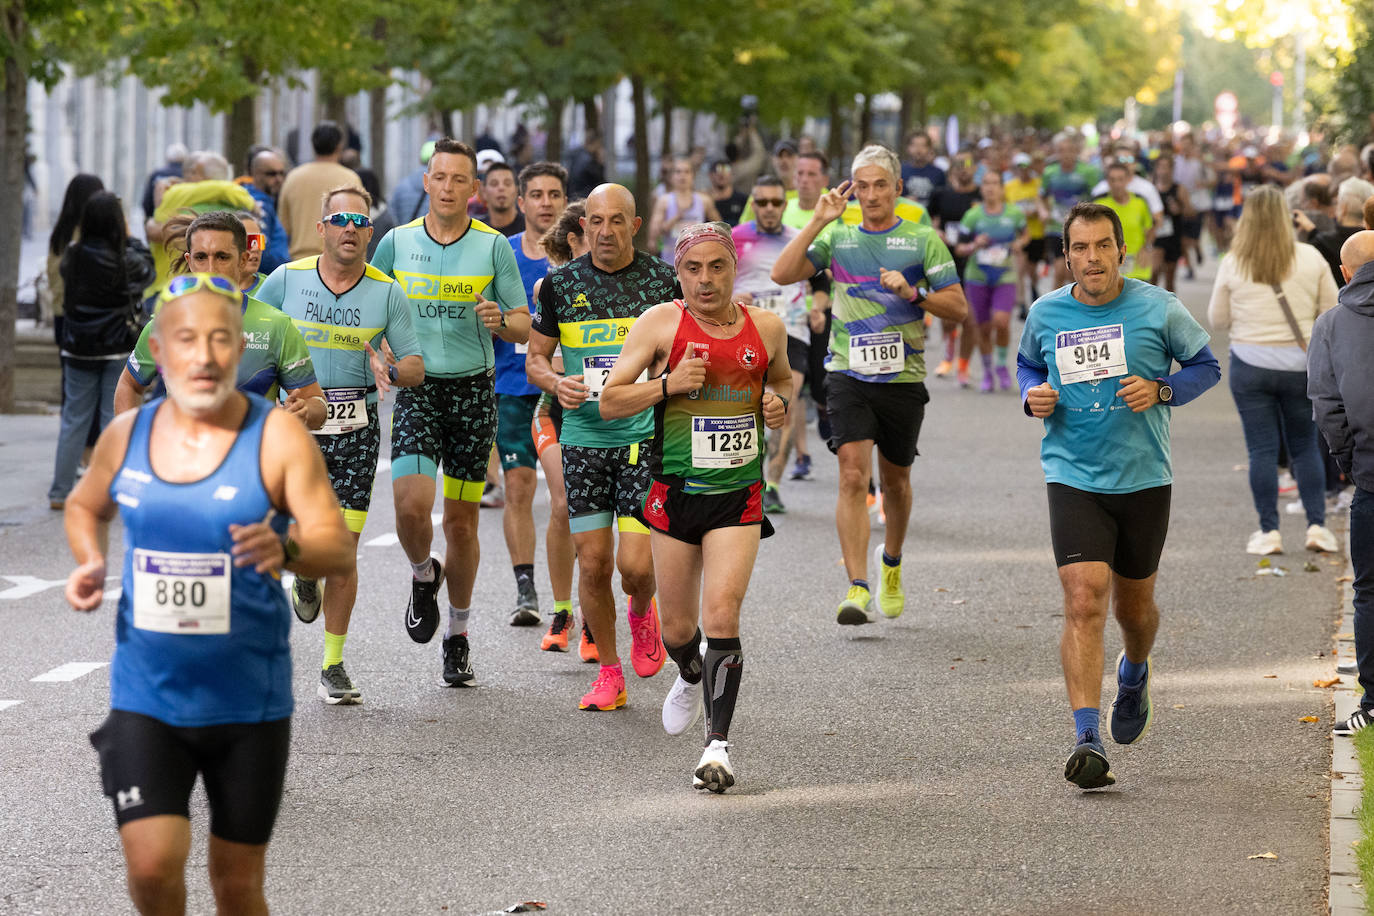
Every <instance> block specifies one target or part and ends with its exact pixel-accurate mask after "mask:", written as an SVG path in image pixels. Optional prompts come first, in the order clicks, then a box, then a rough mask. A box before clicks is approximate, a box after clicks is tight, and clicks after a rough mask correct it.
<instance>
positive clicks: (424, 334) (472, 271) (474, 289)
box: [372, 217, 528, 378]
mask: <svg viewBox="0 0 1374 916" xmlns="http://www.w3.org/2000/svg"><path fill="white" fill-rule="evenodd" d="M372 266H373V267H375V268H377V269H378V270H380V271H381V272H382V273H384V274H388V275H390V276H392V277H394V278H395V279H396V281H397V282H398V283H399V284H400V286H401V291H402V292H403V293H405V295H406V298H408V299H409V300H410V306H411V324H412V325H413V326H414V328H415V333H416V335H417V336H418V337H419V339H420V351H421V352H422V354H423V355H424V358H425V375H427V376H437V377H439V378H464V377H466V376H469V375H480V374H482V373H486V372H493V371H495V367H496V356H495V351H494V350H493V348H492V344H491V332H490V331H489V330H487V328H486V325H484V324H482V321H481V319H480V318H478V317H477V312H476V310H475V309H474V308H473V305H474V304H475V303H476V301H477V294H478V293H481V294H482V296H483V298H486V299H490V300H492V301H494V302H496V303H497V304H498V305H499V306H500V307H501V310H502V311H506V312H509V311H511V310H513V309H527V308H528V305H527V303H526V299H525V284H524V283H523V282H521V280H520V268H519V266H518V265H517V264H516V263H515V255H514V253H512V251H511V247H510V242H508V241H506V237H505V236H504V235H502V234H501V233H499V232H497V231H496V230H495V229H493V228H491V227H490V226H488V225H487V224H486V223H484V222H481V221H480V220H472V221H471V222H470V223H469V224H468V229H467V231H466V232H464V233H463V234H462V235H460V236H459V237H458V238H457V239H456V240H454V241H452V242H449V243H448V244H447V245H441V244H440V243H438V242H436V241H435V240H434V238H433V237H432V236H431V235H430V234H429V230H428V229H427V228H426V227H425V220H424V217H421V218H420V219H417V220H415V221H414V222H410V223H406V224H405V225H404V226H397V227H396V228H395V229H392V230H391V231H390V232H388V233H387V234H386V235H385V236H384V237H383V238H382V240H381V241H380V242H378V243H377V251H376V253H375V254H374V256H373V258H372Z"/></svg>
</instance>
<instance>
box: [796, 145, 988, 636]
mask: <svg viewBox="0 0 1374 916" xmlns="http://www.w3.org/2000/svg"><path fill="white" fill-rule="evenodd" d="M900 172H901V164H900V163H899V162H898V161H897V156H896V154H894V153H893V152H892V151H891V150H889V149H887V148H886V147H882V146H876V145H874V146H866V147H864V148H863V149H862V150H861V151H860V152H859V154H858V155H857V156H855V157H854V163H853V167H852V174H853V176H854V180H853V181H845V182H842V183H841V184H840V186H839V187H837V188H835V189H834V190H832V191H828V192H827V193H826V194H824V195H822V197H821V199H820V201H819V202H818V203H817V204H816V212H815V214H814V215H813V216H812V218H811V221H810V222H808V223H807V224H806V228H805V229H803V230H802V231H801V232H800V233H799V234H798V235H797V237H796V238H794V239H792V241H790V242H788V243H787V246H786V247H785V248H784V249H783V250H782V253H781V254H780V255H778V260H777V263H776V264H775V265H774V266H773V275H772V276H773V281H774V282H775V283H780V284H787V283H797V282H799V281H801V280H805V279H806V278H807V277H810V276H811V275H812V274H815V273H816V272H817V271H820V270H824V269H825V268H827V267H828V268H830V269H831V270H832V272H833V274H834V277H835V283H834V288H833V290H832V303H833V309H834V315H835V320H834V323H833V325H832V329H831V339H830V354H831V356H830V362H829V363H827V366H826V368H827V369H829V370H830V376H829V379H828V381H827V383H826V385H827V391H828V393H827V395H826V401H827V403H828V405H829V408H830V418H831V426H832V428H833V430H834V433H833V435H832V437H831V444H832V445H834V446H835V448H836V450H837V454H838V455H839V459H840V492H839V499H838V503H837V505H836V508H835V521H836V527H837V528H838V530H839V538H840V549H841V551H842V552H843V554H844V565H845V571H846V573H847V574H848V576H849V580H850V587H849V591H848V593H847V594H846V595H845V599H844V600H843V601H841V602H840V605H839V608H838V611H837V618H838V621H839V623H841V624H846V625H848V624H863V623H870V622H871V621H872V620H873V619H874V615H873V610H872V607H871V606H870V600H869V598H870V594H869V588H868V568H867V567H868V556H867V553H868V537H869V521H868V511H867V508H866V506H865V502H866V497H867V494H868V483H869V479H870V478H871V476H872V467H873V447H874V445H875V444H876V445H877V448H878V472H879V477H880V479H881V482H882V490H883V506H884V510H885V511H886V513H887V519H888V524H887V530H886V538H885V542H884V544H883V546H882V547H880V548H879V550H878V553H879V564H878V570H877V571H878V572H879V575H880V580H881V587H880V590H879V593H878V604H879V606H880V607H881V609H882V612H883V614H884V615H885V616H887V617H897V616H899V615H900V614H901V613H902V610H903V609H904V607H905V606H906V596H905V595H904V594H903V592H902V566H901V563H902V545H903V543H904V541H905V540H906V529H907V521H908V519H909V518H910V515H911V464H912V462H913V461H914V460H915V458H916V455H917V451H916V444H917V439H918V438H919V436H920V432H921V420H922V418H923V417H924V416H925V405H926V403H927V402H928V401H929V400H930V396H929V395H928V394H927V393H926V386H925V384H924V381H923V380H924V379H925V374H926V368H925V359H924V356H923V353H924V347H925V321H924V319H925V313H926V312H930V313H931V314H932V315H935V316H937V317H940V318H948V319H950V320H952V321H955V322H959V321H962V320H963V319H964V317H965V315H966V314H967V313H968V303H967V302H965V301H964V294H963V291H962V290H961V289H960V287H959V277H958V275H957V274H956V273H955V269H954V260H953V258H952V257H951V256H950V253H949V249H948V248H946V247H945V245H944V243H943V242H941V241H940V237H939V235H937V234H936V233H935V231H934V230H933V229H930V228H929V227H926V226H921V225H919V224H917V223H912V222H908V221H906V220H903V219H900V218H899V217H898V216H897V215H896V204H897V195H898V194H900V193H901V185H902V183H901V180H900V179H899V178H898V177H897V176H898V175H899V174H900ZM851 192H852V193H854V194H855V195H856V196H857V197H858V199H859V204H860V206H861V207H862V208H863V216H864V221H863V225H861V226H847V225H843V224H836V225H834V226H831V227H830V228H829V229H828V230H826V226H827V225H828V224H829V223H831V222H832V221H834V220H835V219H836V218H837V217H838V216H839V215H840V214H841V213H842V212H843V211H844V206H845V199H846V198H847V197H848V196H849V194H850V193H851ZM822 230H826V231H824V232H823V231H822ZM922 284H924V285H926V286H928V288H929V290H930V291H929V292H923V291H922V289H921V285H922Z"/></svg>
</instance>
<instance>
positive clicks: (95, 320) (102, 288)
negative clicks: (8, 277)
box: [61, 239, 154, 357]
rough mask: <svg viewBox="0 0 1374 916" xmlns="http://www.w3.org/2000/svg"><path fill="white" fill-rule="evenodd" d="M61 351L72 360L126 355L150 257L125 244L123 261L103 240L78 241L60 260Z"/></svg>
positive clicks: (149, 276) (149, 278)
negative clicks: (62, 296)
mask: <svg viewBox="0 0 1374 916" xmlns="http://www.w3.org/2000/svg"><path fill="white" fill-rule="evenodd" d="M61 270H62V282H63V284H64V286H65V288H66V293H65V301H64V303H63V308H64V311H65V313H66V321H65V323H64V326H63V328H62V341H61V343H62V349H63V350H64V351H65V352H67V353H69V354H71V355H73V356H88V357H98V356H114V355H117V354H128V353H129V352H130V351H131V350H133V348H134V344H136V343H138V332H139V316H140V314H141V313H140V311H139V301H140V299H141V298H142V294H143V288H144V287H146V286H147V285H148V284H150V283H152V282H153V277H154V273H153V256H152V255H151V254H150V253H149V252H148V249H147V248H146V247H145V246H144V245H143V243H142V242H140V241H138V240H136V239H129V240H128V241H127V242H126V243H125V246H124V257H123V259H122V261H121V259H120V257H119V253H118V252H116V251H115V250H114V249H113V248H111V247H110V246H109V245H107V244H106V243H105V242H104V241H102V240H99V239H96V240H92V241H89V242H88V241H86V240H85V239H81V240H79V241H76V242H73V243H72V244H71V245H69V246H67V250H66V251H65V252H64V253H63V255H62V267H61Z"/></svg>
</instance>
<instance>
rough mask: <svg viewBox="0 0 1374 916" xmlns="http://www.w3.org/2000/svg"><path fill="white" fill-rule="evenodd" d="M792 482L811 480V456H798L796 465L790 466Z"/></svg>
mask: <svg viewBox="0 0 1374 916" xmlns="http://www.w3.org/2000/svg"><path fill="white" fill-rule="evenodd" d="M791 479H792V480H810V479H811V456H810V455H798V456H797V463H796V464H794V465H793V466H792V476H791Z"/></svg>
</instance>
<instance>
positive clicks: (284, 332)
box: [272, 312, 318, 391]
mask: <svg viewBox="0 0 1374 916" xmlns="http://www.w3.org/2000/svg"><path fill="white" fill-rule="evenodd" d="M279 314H280V315H281V318H280V320H279V321H278V322H277V326H276V327H274V328H273V329H272V330H273V335H274V336H275V337H276V338H277V340H279V341H280V343H279V344H278V346H277V378H278V379H279V380H280V382H281V387H282V388H283V389H284V390H286V391H294V390H296V389H297V388H303V387H305V386H306V385H309V384H310V383H311V382H314V381H318V379H316V378H315V364H314V363H313V362H311V360H310V349H309V348H308V347H306V345H305V338H304V337H302V336H301V332H300V330H299V329H297V327H296V325H295V323H294V322H292V321H291V319H290V318H288V317H287V315H286V313H285V312H281V313H279Z"/></svg>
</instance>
